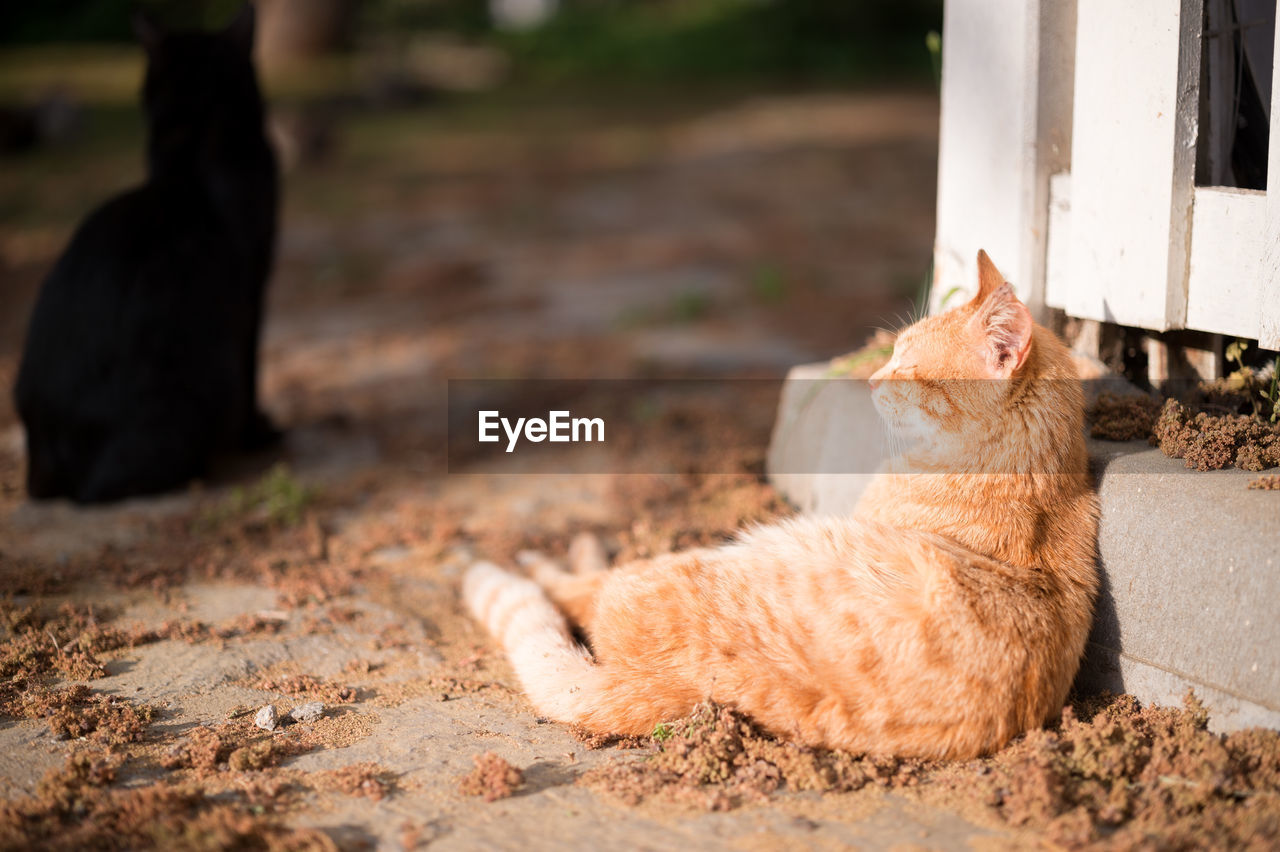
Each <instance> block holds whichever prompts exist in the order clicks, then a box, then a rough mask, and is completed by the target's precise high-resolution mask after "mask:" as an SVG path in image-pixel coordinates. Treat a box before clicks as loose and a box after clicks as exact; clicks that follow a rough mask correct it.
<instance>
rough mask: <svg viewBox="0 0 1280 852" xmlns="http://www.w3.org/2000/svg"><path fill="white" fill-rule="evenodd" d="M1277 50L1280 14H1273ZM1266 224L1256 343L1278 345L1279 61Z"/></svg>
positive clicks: (1273, 95)
mask: <svg viewBox="0 0 1280 852" xmlns="http://www.w3.org/2000/svg"><path fill="white" fill-rule="evenodd" d="M1276 48H1277V53H1280V16H1277V17H1276ZM1273 55H1276V54H1273ZM1267 163H1268V168H1267V225H1266V229H1265V230H1264V232H1263V240H1264V245H1263V251H1262V270H1261V275H1260V276H1259V281H1258V345H1259V346H1261V347H1262V348H1263V349H1280V62H1274V61H1273V63H1272V68H1271V139H1270V146H1269V147H1268V149H1267Z"/></svg>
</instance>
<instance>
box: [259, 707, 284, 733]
mask: <svg viewBox="0 0 1280 852" xmlns="http://www.w3.org/2000/svg"><path fill="white" fill-rule="evenodd" d="M279 718H280V717H279V716H278V715H276V706H275V705H274V704H267V705H264V706H263V707H261V708H259V709H258V712H257V714H255V715H254V717H253V724H255V725H257V726H258V727H259V728H261V729H262V730H264V731H274V730H275V729H276V723H277V721H279Z"/></svg>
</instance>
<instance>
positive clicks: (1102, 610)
mask: <svg viewBox="0 0 1280 852" xmlns="http://www.w3.org/2000/svg"><path fill="white" fill-rule="evenodd" d="M1134 443H1136V442H1134ZM1143 449H1145V444H1144V446H1143ZM1134 451H1135V452H1137V451H1138V449H1137V448H1135V450H1134ZM1120 455H1123V454H1115V455H1108V456H1106V457H1099V456H1096V455H1095V456H1092V457H1091V459H1090V463H1089V469H1090V470H1089V472H1090V473H1091V474H1092V475H1093V478H1094V482H1097V483H1100V482H1102V479H1103V477H1104V476H1105V475H1106V469H1107V466H1108V464H1109V463H1110V462H1111V461H1114V460H1115V459H1116V458H1118V457H1119V456H1120ZM1097 568H1098V599H1097V601H1096V603H1095V604H1094V607H1093V627H1092V629H1091V630H1090V631H1089V639H1088V641H1087V643H1086V645H1085V653H1084V660H1083V661H1082V662H1081V664H1080V672H1079V674H1077V675H1076V681H1075V684H1074V685H1073V686H1072V690H1073V691H1074V692H1077V693H1079V694H1082V695H1089V694H1093V693H1098V692H1104V691H1105V692H1111V693H1115V694H1117V695H1118V694H1120V693H1122V692H1124V691H1125V688H1124V687H1125V684H1124V673H1123V672H1122V671H1121V670H1120V663H1119V655H1120V652H1121V651H1123V650H1124V648H1123V646H1122V643H1121V637H1120V617H1119V615H1118V613H1117V612H1116V599H1115V593H1114V589H1113V588H1112V586H1111V579H1110V577H1108V576H1107V572H1106V570H1105V567H1104V566H1103V564H1102V559H1101V555H1099V558H1098V563H1097Z"/></svg>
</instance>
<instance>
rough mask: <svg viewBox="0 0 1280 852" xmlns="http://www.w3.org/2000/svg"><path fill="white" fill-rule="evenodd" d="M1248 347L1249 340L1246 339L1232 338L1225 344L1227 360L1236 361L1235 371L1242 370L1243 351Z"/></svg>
mask: <svg viewBox="0 0 1280 852" xmlns="http://www.w3.org/2000/svg"><path fill="white" fill-rule="evenodd" d="M1248 348H1249V341H1247V340H1233V341H1231V343H1229V344H1227V352H1226V355H1227V360H1228V361H1235V362H1236V370H1237V371H1239V370H1243V369H1244V368H1245V366H1244V353H1245V350H1246V349H1248Z"/></svg>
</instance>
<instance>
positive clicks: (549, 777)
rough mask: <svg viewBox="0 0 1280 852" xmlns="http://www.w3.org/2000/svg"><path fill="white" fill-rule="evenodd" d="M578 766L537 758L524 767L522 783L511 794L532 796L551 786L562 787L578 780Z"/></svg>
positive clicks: (579, 772)
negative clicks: (537, 759)
mask: <svg viewBox="0 0 1280 852" xmlns="http://www.w3.org/2000/svg"><path fill="white" fill-rule="evenodd" d="M580 774H581V771H580V768H579V767H574V766H565V765H564V764H562V763H552V762H551V761H547V760H539V761H536V762H535V763H531V764H530V765H529V766H527V767H525V769H524V784H523V785H522V786H521V787H520V789H519V790H517V791H516V792H515V793H514V794H513V796H514V797H520V796H532V795H534V794H535V793H541V792H542V791H543V790H550V789H552V788H553V787H564V786H566V785H569V784H572V783H573V782H575V781H577V780H578V775H580Z"/></svg>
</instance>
